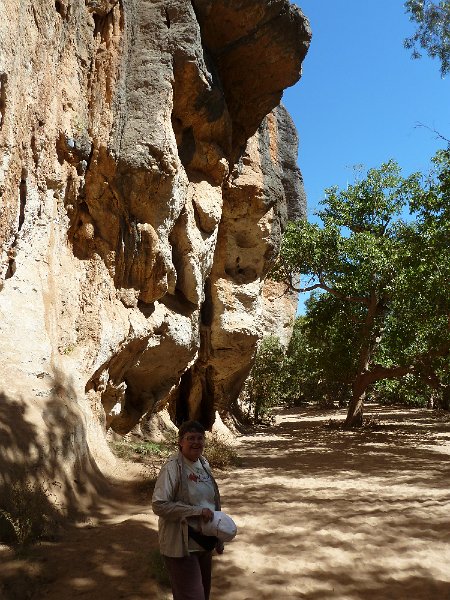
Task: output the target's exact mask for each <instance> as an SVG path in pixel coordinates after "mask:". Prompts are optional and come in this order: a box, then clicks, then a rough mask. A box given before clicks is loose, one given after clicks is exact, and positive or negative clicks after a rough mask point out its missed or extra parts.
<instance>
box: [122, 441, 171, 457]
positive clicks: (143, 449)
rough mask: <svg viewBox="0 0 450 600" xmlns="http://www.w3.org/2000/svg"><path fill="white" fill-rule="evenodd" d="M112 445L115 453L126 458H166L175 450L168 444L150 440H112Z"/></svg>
mask: <svg viewBox="0 0 450 600" xmlns="http://www.w3.org/2000/svg"><path fill="white" fill-rule="evenodd" d="M111 447H112V450H113V452H114V454H115V455H116V456H118V457H119V458H123V459H124V460H136V459H140V458H141V459H145V458H165V457H166V456H169V454H171V452H173V449H172V448H171V447H170V446H169V445H168V444H165V443H158V442H149V441H139V442H132V441H129V440H120V441H113V442H111Z"/></svg>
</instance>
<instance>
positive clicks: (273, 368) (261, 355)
mask: <svg viewBox="0 0 450 600" xmlns="http://www.w3.org/2000/svg"><path fill="white" fill-rule="evenodd" d="M283 359H284V348H283V347H282V345H281V343H280V340H279V339H278V338H277V337H275V336H268V337H265V338H263V339H262V340H261V343H260V345H259V347H258V350H257V353H256V357H255V362H254V364H253V367H252V370H251V371H250V375H249V378H248V379H247V381H246V384H245V388H244V396H245V398H246V400H247V403H248V413H249V414H248V416H249V417H250V418H252V420H253V423H254V424H257V423H259V422H261V420H263V419H264V417H267V414H268V413H270V409H271V408H272V407H273V406H275V405H276V404H277V403H278V402H280V385H281V379H282V365H283Z"/></svg>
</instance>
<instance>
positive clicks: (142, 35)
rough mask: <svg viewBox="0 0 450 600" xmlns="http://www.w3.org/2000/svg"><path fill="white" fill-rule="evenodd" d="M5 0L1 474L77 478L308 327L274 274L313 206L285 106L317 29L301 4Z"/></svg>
mask: <svg viewBox="0 0 450 600" xmlns="http://www.w3.org/2000/svg"><path fill="white" fill-rule="evenodd" d="M0 10H1V11H4V14H1V15H0V195H1V197H0V203H1V215H0V243H1V257H0V258H1V261H0V320H1V322H0V328H1V332H0V333H1V335H0V356H1V366H0V423H1V424H0V452H1V458H0V467H1V469H2V475H3V481H4V482H6V483H8V481H12V479H13V478H14V477H16V478H17V476H18V472H19V471H17V469H18V465H19V466H20V465H23V466H24V468H26V470H27V472H28V475H29V474H30V473H32V472H34V471H36V473H37V472H38V471H39V470H41V471H42V470H44V472H45V474H46V476H47V477H55V478H56V477H57V478H58V479H59V481H60V482H61V481H62V482H63V483H62V485H63V486H66V487H70V486H71V485H72V486H74V484H73V481H75V482H77V485H81V483H80V482H81V481H83V477H84V474H85V473H86V472H87V471H88V470H89V469H91V470H95V469H97V467H98V464H99V461H100V456H101V455H102V452H103V451H104V452H106V442H105V434H104V432H105V430H106V428H107V427H111V428H112V429H113V430H114V431H115V432H117V433H120V434H125V433H127V432H128V431H130V430H131V429H132V428H133V427H134V426H135V425H136V424H137V423H138V422H139V421H140V420H141V419H142V418H144V419H149V418H151V416H152V415H153V414H155V413H156V412H157V411H159V410H160V409H162V408H163V407H165V406H168V408H169V411H170V413H171V415H172V417H173V419H174V420H175V421H178V422H179V421H181V420H183V419H185V418H186V417H188V416H189V417H193V418H198V419H200V420H201V421H203V423H204V424H205V425H206V426H207V427H210V426H211V425H212V424H213V421H214V416H215V414H216V412H219V414H223V413H226V411H227V409H228V407H229V406H230V404H231V403H232V402H233V401H234V400H235V398H236V397H237V395H238V394H239V392H240V390H241V387H242V384H243V382H244V380H245V378H246V376H247V375H248V372H249V369H250V366H251V360H252V357H253V354H254V350H255V346H256V343H257V341H258V340H259V339H260V338H261V336H262V335H263V333H264V332H265V331H271V330H274V329H276V330H277V332H279V333H280V332H281V335H283V331H285V332H289V327H290V324H291V321H292V318H293V316H294V313H295V306H296V299H295V298H294V297H292V296H289V295H284V296H283V297H281V298H280V294H281V292H280V289H279V287H277V286H274V284H273V283H270V282H267V281H265V279H266V275H267V272H268V270H269V268H270V266H271V264H272V263H273V260H274V258H275V257H276V255H277V251H278V247H279V242H280V234H281V231H282V229H283V227H284V225H285V223H286V221H287V219H288V218H298V217H302V216H303V215H304V211H305V200H304V194H303V188H302V180H301V175H300V173H299V170H298V168H297V166H296V155H297V137H296V133H295V129H294V127H293V124H292V122H291V119H290V117H289V115H288V114H287V112H286V110H285V109H284V108H283V106H282V105H281V104H280V100H281V96H282V92H283V89H284V88H286V87H287V86H290V85H293V84H294V83H295V82H296V81H297V80H298V79H299V77H300V73H301V63H302V60H303V58H304V56H305V54H306V52H307V48H308V44H309V40H310V30H309V26H308V22H307V20H306V19H305V17H304V16H303V14H302V12H301V11H300V9H299V8H298V7H296V6H295V5H290V4H289V2H288V1H287V0H214V1H213V0H192V1H187V0H184V1H183V0H85V1H84V0H56V1H54V0H41V1H40V2H32V1H31V0H20V1H19V0H3V2H2V4H1V7H0ZM13 466H14V469H15V474H11V473H12V470H11V469H12V467H13Z"/></svg>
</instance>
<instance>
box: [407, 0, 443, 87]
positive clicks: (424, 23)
mask: <svg viewBox="0 0 450 600" xmlns="http://www.w3.org/2000/svg"><path fill="white" fill-rule="evenodd" d="M405 8H406V10H407V12H408V13H409V15H410V20H411V21H413V22H415V23H416V25H417V30H416V31H415V33H414V34H413V35H412V36H411V37H409V38H407V39H406V40H405V42H404V45H405V48H407V49H409V50H412V56H413V58H420V57H421V52H420V49H422V50H425V51H426V52H427V54H428V55H429V56H431V57H432V58H438V59H439V60H440V63H441V75H442V76H444V75H446V74H447V73H448V72H449V71H450V2H442V1H440V2H432V1H431V0H408V1H407V2H405Z"/></svg>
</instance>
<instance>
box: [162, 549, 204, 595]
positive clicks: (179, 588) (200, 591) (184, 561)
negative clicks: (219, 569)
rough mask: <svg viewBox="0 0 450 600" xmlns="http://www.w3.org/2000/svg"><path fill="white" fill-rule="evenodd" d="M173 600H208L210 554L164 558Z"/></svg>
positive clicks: (202, 553)
mask: <svg viewBox="0 0 450 600" xmlns="http://www.w3.org/2000/svg"><path fill="white" fill-rule="evenodd" d="M164 561H165V563H166V567H167V570H168V572H169V577H170V583H171V584H172V594H173V600H209V592H210V590H211V562H212V552H193V553H192V554H190V555H189V556H183V557H181V558H173V557H172V556H165V557H164Z"/></svg>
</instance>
